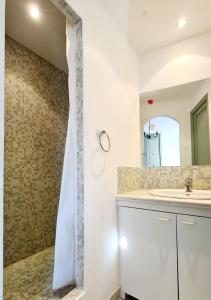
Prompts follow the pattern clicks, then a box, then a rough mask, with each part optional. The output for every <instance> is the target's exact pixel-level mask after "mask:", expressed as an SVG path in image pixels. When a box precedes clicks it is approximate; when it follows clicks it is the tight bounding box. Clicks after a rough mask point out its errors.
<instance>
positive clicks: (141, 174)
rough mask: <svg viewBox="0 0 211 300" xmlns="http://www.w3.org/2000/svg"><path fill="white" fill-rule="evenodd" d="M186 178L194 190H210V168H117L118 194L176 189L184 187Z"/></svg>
mask: <svg viewBox="0 0 211 300" xmlns="http://www.w3.org/2000/svg"><path fill="white" fill-rule="evenodd" d="M187 176H191V177H192V179H193V188H194V189H202V190H203V189H204V190H205V189H206V190H211V166H187V167H162V168H148V169H145V168H130V167H119V168H118V193H119V194H121V193H126V192H129V191H134V190H138V189H158V188H161V189H167V188H168V189H177V188H183V187H184V180H185V178H186V177H187Z"/></svg>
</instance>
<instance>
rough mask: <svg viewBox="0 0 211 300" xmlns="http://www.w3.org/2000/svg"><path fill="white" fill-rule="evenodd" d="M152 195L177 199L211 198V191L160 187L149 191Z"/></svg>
mask: <svg viewBox="0 0 211 300" xmlns="http://www.w3.org/2000/svg"><path fill="white" fill-rule="evenodd" d="M149 193H150V194H151V195H154V196H159V197H167V198H177V199H194V200H211V191H207V190H192V192H190V193H186V192H185V189H158V190H151V191H149Z"/></svg>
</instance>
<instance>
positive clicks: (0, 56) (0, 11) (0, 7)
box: [0, 0, 5, 299]
mask: <svg viewBox="0 0 211 300" xmlns="http://www.w3.org/2000/svg"><path fill="white" fill-rule="evenodd" d="M4 9H5V1H4V0H2V1H0V299H1V298H2V299H3V171H4V156H3V155H4V31H5V29H4V12H5V10H4Z"/></svg>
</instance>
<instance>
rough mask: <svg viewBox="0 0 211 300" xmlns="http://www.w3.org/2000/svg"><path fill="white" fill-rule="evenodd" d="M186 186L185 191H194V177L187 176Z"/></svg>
mask: <svg viewBox="0 0 211 300" xmlns="http://www.w3.org/2000/svg"><path fill="white" fill-rule="evenodd" d="M184 187H185V192H186V193H190V192H192V178H191V177H186V178H185V183H184Z"/></svg>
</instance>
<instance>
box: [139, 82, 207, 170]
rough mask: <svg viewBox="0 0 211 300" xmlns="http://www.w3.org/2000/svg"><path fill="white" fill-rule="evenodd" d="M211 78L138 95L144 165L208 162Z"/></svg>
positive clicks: (180, 164) (181, 164) (160, 165)
mask: <svg viewBox="0 0 211 300" xmlns="http://www.w3.org/2000/svg"><path fill="white" fill-rule="evenodd" d="M210 95H211V78H209V79H204V80H200V81H196V82H191V83H188V84H183V85H180V86H175V87H171V88H166V89H162V90H157V91H152V92H147V93H144V94H141V95H140V129H141V130H140V134H141V141H142V142H141V160H142V165H143V166H144V167H147V168H148V167H162V166H187V165H209V164H210V161H211V146H210V141H211V138H210V133H211V128H210V127H211V119H210V117H209V115H210V116H211V112H210V110H211V104H210V97H211V96H210Z"/></svg>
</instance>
